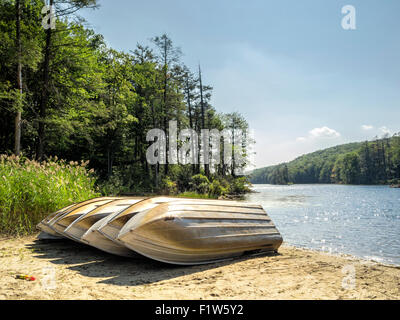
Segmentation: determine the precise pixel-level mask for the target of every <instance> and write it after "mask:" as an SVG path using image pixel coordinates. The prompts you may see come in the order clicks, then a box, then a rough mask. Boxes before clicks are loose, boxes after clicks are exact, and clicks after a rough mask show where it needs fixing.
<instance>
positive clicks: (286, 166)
mask: <svg viewBox="0 0 400 320" xmlns="http://www.w3.org/2000/svg"><path fill="white" fill-rule="evenodd" d="M250 181H251V182H252V183H265V184H290V183H295V184H301V183H337V184H365V185H372V184H399V183H400V134H394V135H393V136H392V137H384V138H377V137H376V138H375V139H374V140H373V141H365V142H356V143H349V144H344V145H339V146H336V147H333V148H328V149H325V150H320V151H317V152H313V153H309V154H306V155H303V156H301V157H298V158H296V159H295V160H293V161H291V162H288V163H282V164H279V165H275V166H270V167H266V168H261V169H256V170H254V171H253V172H252V173H251V174H250Z"/></svg>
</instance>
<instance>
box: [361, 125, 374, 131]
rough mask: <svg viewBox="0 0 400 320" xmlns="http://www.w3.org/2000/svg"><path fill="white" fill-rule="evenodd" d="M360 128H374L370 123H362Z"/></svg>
mask: <svg viewBox="0 0 400 320" xmlns="http://www.w3.org/2000/svg"><path fill="white" fill-rule="evenodd" d="M361 128H362V129H363V130H371V129H373V128H374V126H371V125H368V124H363V125H362V126H361Z"/></svg>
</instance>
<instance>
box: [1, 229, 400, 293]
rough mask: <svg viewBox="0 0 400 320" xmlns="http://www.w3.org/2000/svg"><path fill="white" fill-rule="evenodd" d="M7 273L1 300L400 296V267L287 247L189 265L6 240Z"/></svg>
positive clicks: (72, 246) (3, 273)
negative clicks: (22, 277)
mask: <svg viewBox="0 0 400 320" xmlns="http://www.w3.org/2000/svg"><path fill="white" fill-rule="evenodd" d="M0 272H1V277H0V299H213V300H214V299H240V300H245V299H399V298H400V267H390V266H384V265H381V264H378V263H375V262H370V261H364V260H360V259H356V258H353V257H350V256H334V255H329V254H325V253H321V252H316V251H310V250H303V249H297V248H293V247H290V246H286V245H284V246H282V247H281V248H280V250H279V254H273V255H263V256H255V257H248V258H240V259H235V260H230V261H225V262H220V263H214V264H210V265H202V266H184V267H182V266H173V265H167V264H163V263H159V262H156V261H152V260H150V259H147V258H139V259H128V258H119V257H116V256H112V255H109V254H107V253H103V252H101V251H99V250H97V249H94V248H91V247H88V246H85V245H81V244H78V243H75V242H73V241H69V240H62V241H38V240H36V238H35V237H33V236H31V237H23V238H17V239H15V238H13V239H7V238H0ZM16 274H29V275H32V276H34V277H36V280H35V281H26V280H19V279H16V278H15V276H16ZM353 275H354V277H353Z"/></svg>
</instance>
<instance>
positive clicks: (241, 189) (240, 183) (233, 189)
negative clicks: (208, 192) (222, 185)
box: [229, 177, 251, 194]
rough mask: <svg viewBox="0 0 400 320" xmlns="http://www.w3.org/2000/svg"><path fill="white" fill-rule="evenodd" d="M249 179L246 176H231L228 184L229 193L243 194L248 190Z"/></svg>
mask: <svg viewBox="0 0 400 320" xmlns="http://www.w3.org/2000/svg"><path fill="white" fill-rule="evenodd" d="M249 184H250V183H249V181H248V180H247V178H246V177H238V178H233V179H232V181H231V182H230V184H229V193H230V194H244V193H247V192H250V191H251V190H250V188H249Z"/></svg>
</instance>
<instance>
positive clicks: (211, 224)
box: [117, 199, 283, 265]
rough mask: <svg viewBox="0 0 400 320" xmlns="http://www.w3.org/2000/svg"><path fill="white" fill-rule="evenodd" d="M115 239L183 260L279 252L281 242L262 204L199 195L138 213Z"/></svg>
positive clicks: (163, 258)
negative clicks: (205, 197) (202, 198)
mask: <svg viewBox="0 0 400 320" xmlns="http://www.w3.org/2000/svg"><path fill="white" fill-rule="evenodd" d="M117 239H118V240H119V241H121V243H123V244H124V245H125V246H126V247H127V248H130V249H132V250H134V251H136V252H139V253H140V254H142V255H144V256H147V257H149V258H152V259H155V260H159V261H162V262H167V263H172V264H182V265H193V264H205V263H212V262H216V261H220V260H224V259H229V258H233V257H238V256H241V255H244V254H250V253H261V252H268V251H276V250H277V249H278V248H279V246H280V245H281V243H282V241H283V239H282V237H281V235H280V233H279V231H278V230H277V229H276V227H275V225H274V224H273V222H272V221H271V219H270V218H269V217H268V215H267V214H266V212H265V211H264V210H263V208H262V207H261V206H259V205H255V204H249V203H244V202H237V201H223V200H197V199H193V200H186V201H171V202H166V203H164V204H160V205H158V206H155V207H153V208H150V209H147V210H145V211H142V212H139V213H137V214H136V215H134V216H133V217H132V218H131V219H130V220H129V221H127V222H126V223H125V224H124V226H123V227H122V228H121V230H120V232H119V234H118V237H117Z"/></svg>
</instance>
